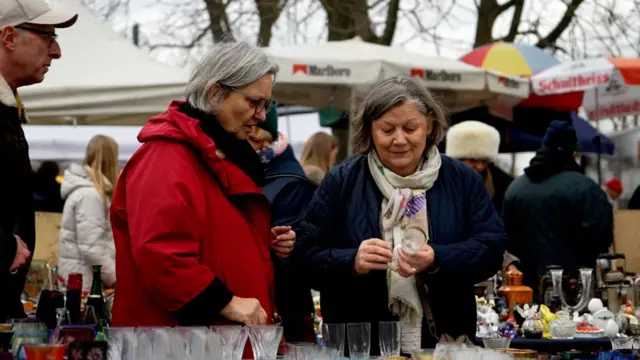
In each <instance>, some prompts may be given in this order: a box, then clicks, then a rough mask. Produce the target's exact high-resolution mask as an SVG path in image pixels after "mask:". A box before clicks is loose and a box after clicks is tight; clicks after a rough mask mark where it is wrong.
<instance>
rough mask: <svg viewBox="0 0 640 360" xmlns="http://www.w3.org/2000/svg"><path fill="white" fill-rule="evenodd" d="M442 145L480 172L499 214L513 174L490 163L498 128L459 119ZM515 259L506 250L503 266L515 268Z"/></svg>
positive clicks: (497, 144)
mask: <svg viewBox="0 0 640 360" xmlns="http://www.w3.org/2000/svg"><path fill="white" fill-rule="evenodd" d="M445 145H446V151H445V152H446V154H447V156H449V157H452V158H456V159H459V160H461V161H462V162H464V163H465V164H467V165H469V166H471V167H472V168H473V169H474V170H476V171H477V172H478V173H479V174H480V175H481V176H482V178H483V179H484V185H485V188H486V189H487V191H488V192H489V195H491V199H492V200H493V206H494V207H495V208H496V212H497V213H498V215H501V213H502V203H503V201H504V194H505V192H506V191H507V188H508V187H509V185H510V184H511V182H512V181H513V178H512V177H511V176H509V174H507V173H506V172H504V171H502V170H501V169H500V168H499V167H497V166H495V165H494V164H493V163H494V162H495V161H496V158H497V157H498V150H499V148H500V133H499V132H498V130H496V129H495V128H494V127H492V126H490V125H487V124H485V123H482V122H480V121H475V120H467V121H462V122H460V123H458V124H456V125H453V126H451V127H450V128H449V130H448V131H447V139H446V142H445ZM518 263H519V261H518V258H516V257H515V256H513V255H511V254H509V253H508V252H505V254H504V262H503V270H505V271H509V270H517V268H516V265H518Z"/></svg>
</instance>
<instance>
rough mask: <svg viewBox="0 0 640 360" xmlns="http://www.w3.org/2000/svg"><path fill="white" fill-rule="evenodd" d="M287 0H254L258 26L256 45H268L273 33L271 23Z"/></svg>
mask: <svg viewBox="0 0 640 360" xmlns="http://www.w3.org/2000/svg"><path fill="white" fill-rule="evenodd" d="M286 3H287V0H285V1H282V4H281V1H280V0H256V7H257V8H258V16H259V17H260V27H259V30H258V46H269V43H270V42H271V37H272V35H273V25H274V24H275V23H276V21H278V18H279V17H280V14H281V13H282V9H284V7H285V6H286Z"/></svg>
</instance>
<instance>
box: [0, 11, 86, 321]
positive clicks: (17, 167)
mask: <svg viewBox="0 0 640 360" xmlns="http://www.w3.org/2000/svg"><path fill="white" fill-rule="evenodd" d="M0 7H1V8H2V10H0V167H1V168H2V175H1V176H0V294H2V295H0V321H4V320H5V319H7V318H22V317H25V316H26V315H25V312H24V309H23V306H22V302H21V301H20V296H21V295H22V291H23V290H24V283H25V279H26V276H27V271H28V269H29V266H30V258H31V254H32V253H33V251H34V249H35V242H36V238H35V237H36V234H35V233H36V230H35V209H34V198H33V187H32V186H33V185H32V176H33V175H32V170H31V161H30V159H29V146H28V145H27V140H26V138H25V136H24V131H23V130H22V124H23V123H26V121H27V116H26V113H25V110H24V108H23V106H22V103H21V102H20V97H19V96H18V88H20V87H23V86H28V85H32V84H37V83H40V82H42V81H43V80H44V77H45V74H46V73H47V71H48V70H49V66H50V65H51V62H52V61H53V60H55V59H59V58H60V56H61V55H62V54H61V51H60V45H59V44H58V42H57V41H56V34H55V30H56V28H66V27H69V26H71V25H73V24H74V23H75V22H76V20H77V15H75V14H64V13H60V12H56V11H52V10H51V8H50V7H49V5H47V2H46V1H44V0H3V1H2V5H0Z"/></svg>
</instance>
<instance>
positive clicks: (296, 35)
mask: <svg viewBox="0 0 640 360" xmlns="http://www.w3.org/2000/svg"><path fill="white" fill-rule="evenodd" d="M55 1H57V0H51V2H52V3H55ZM93 1H97V2H98V4H104V3H106V2H107V1H108V0H93ZM111 1H114V0H111ZM165 1H166V2H180V3H182V4H185V5H186V6H183V7H182V10H180V11H178V12H177V13H176V16H174V18H173V19H172V22H173V23H179V22H184V21H188V16H186V15H184V14H182V12H185V14H186V12H192V13H194V12H198V11H199V13H200V14H201V15H203V14H204V12H202V11H200V10H199V7H201V6H202V0H165ZM416 1H418V2H420V4H425V3H427V1H426V0H422V1H421V0H402V3H401V4H402V7H403V10H407V9H411V8H413V7H415V6H416V3H415V2H416ZM451 1H453V0H439V3H440V4H441V6H442V7H443V8H448V7H449V5H450V4H451ZM456 1H457V2H456V5H455V6H454V7H453V8H452V11H451V13H450V15H448V16H447V17H446V18H444V19H443V18H442V17H441V16H440V15H439V13H438V11H435V10H433V9H432V8H428V7H426V6H425V5H422V8H421V9H420V11H419V13H420V16H419V17H420V20H421V22H422V24H423V25H424V26H434V24H440V25H439V27H438V29H437V31H436V34H437V37H438V38H439V40H438V41H434V40H433V38H430V37H428V36H426V35H424V34H423V35H420V34H418V32H417V31H416V27H415V24H414V25H412V24H411V22H410V21H409V20H408V19H406V18H403V19H401V20H400V21H399V24H398V28H397V32H396V36H395V38H394V44H393V46H401V47H404V48H406V49H408V50H411V51H414V52H417V53H422V54H427V55H441V56H445V57H451V58H458V57H460V56H462V55H464V54H465V53H467V52H468V51H470V50H471V47H472V43H473V38H474V35H475V25H476V24H475V23H476V20H475V18H476V15H475V13H474V11H475V10H473V3H474V0H456ZM592 1H595V0H587V2H586V3H585V4H584V5H583V6H582V8H581V9H580V16H581V17H582V18H588V17H590V16H593V14H594V13H597V12H596V11H594V10H595V9H594V8H593V6H592V5H591V2H592ZM130 2H131V6H130V8H129V12H128V13H119V14H117V15H116V16H114V17H113V19H112V20H111V25H112V27H113V28H114V29H115V30H116V31H118V32H120V33H122V34H124V35H125V36H127V37H130V28H131V26H132V24H133V23H139V24H140V25H141V31H142V36H143V39H144V40H146V41H148V42H151V43H156V42H162V41H163V40H164V37H163V35H162V34H161V30H162V29H168V28H169V27H168V26H167V21H166V17H167V14H168V12H170V11H174V10H172V9H171V8H168V7H166V6H163V5H160V4H159V3H158V1H154V0H130ZM501 2H504V0H502V1H501ZM608 2H612V3H615V4H616V8H613V9H612V11H613V12H616V13H629V12H630V11H631V9H632V7H633V0H617V1H614V0H600V3H601V4H602V3H608ZM312 3H314V4H317V3H318V1H317V0H316V1H312V0H300V1H298V5H297V6H295V7H292V8H289V9H288V10H287V11H286V12H285V13H283V14H282V16H281V17H280V18H279V20H278V22H277V24H276V26H275V27H274V36H273V40H272V43H276V44H281V45H287V44H295V43H317V42H325V41H326V40H325V39H326V26H325V22H326V16H325V14H324V11H323V10H322V9H316V10H317V11H311V14H310V9H314V7H313V6H312V5H311V4H312ZM526 3H527V6H528V8H527V9H526V12H525V18H526V19H531V18H533V17H538V14H543V16H542V17H541V26H540V29H541V32H542V33H543V34H546V33H547V32H548V31H549V29H551V28H552V27H553V26H555V24H556V23H557V22H558V20H559V19H560V17H561V16H562V14H563V12H564V9H565V7H564V6H563V5H562V4H561V0H527V2H526ZM247 12H249V13H250V12H255V3H254V1H253V0H244V1H242V0H235V2H234V3H233V4H232V5H231V6H230V9H229V14H230V17H231V18H232V20H233V19H238V14H240V13H247ZM306 16H310V17H309V19H308V21H305V22H304V24H303V25H301V24H300V23H301V21H300V20H299V19H301V18H303V17H306ZM511 16H512V12H511V11H509V12H506V13H504V14H503V15H502V16H501V17H500V18H499V19H498V21H497V26H496V27H495V28H494V36H496V37H498V36H501V35H504V34H505V33H506V32H507V29H508V26H509V24H510V20H511ZM375 17H376V16H375V15H374V20H375ZM202 18H203V19H204V18H205V17H204V16H202ZM239 22H241V23H242V25H241V26H236V27H235V35H236V36H237V37H242V38H245V39H248V40H251V41H255V34H256V31H257V21H255V16H254V17H251V16H246V15H243V16H242V17H241V18H240V20H239ZM638 22H640V16H639V17H638ZM638 22H636V24H637V23H638ZM173 33H174V34H175V32H173ZM535 40H536V39H535V38H533V37H529V38H522V39H520V41H521V42H529V43H534V42H535ZM588 50H589V52H590V54H593V55H608V54H607V53H606V50H605V49H604V48H603V47H602V46H600V45H599V44H598V43H597V42H596V41H590V42H589V49H588ZM622 51H623V53H624V54H625V55H628V56H637V54H636V53H632V52H631V49H628V48H624V47H623V49H622ZM150 56H151V57H152V58H154V59H156V60H158V61H161V62H165V63H168V64H172V65H176V64H181V63H182V57H181V56H179V54H178V52H177V51H172V50H159V51H154V52H153V53H151V54H150ZM287 123H290V124H291V127H290V129H288V128H287ZM281 129H282V130H283V131H284V132H285V133H289V134H291V135H292V137H293V138H294V141H296V142H298V141H304V139H306V138H307V137H308V136H309V135H311V134H312V133H313V132H315V131H318V130H320V128H319V126H318V121H317V116H315V115H309V116H295V117H292V118H290V119H289V121H287V119H281Z"/></svg>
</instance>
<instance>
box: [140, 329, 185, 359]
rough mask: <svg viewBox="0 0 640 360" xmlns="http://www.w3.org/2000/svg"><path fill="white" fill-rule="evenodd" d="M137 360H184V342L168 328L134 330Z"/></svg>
mask: <svg viewBox="0 0 640 360" xmlns="http://www.w3.org/2000/svg"><path fill="white" fill-rule="evenodd" d="M136 336H137V339H138V346H137V348H136V354H137V356H138V357H137V360H147V359H148V360H152V359H153V360H172V359H184V358H186V353H185V348H184V340H183V339H182V337H181V335H180V333H178V331H176V330H175V329H173V328H169V327H140V328H136Z"/></svg>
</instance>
